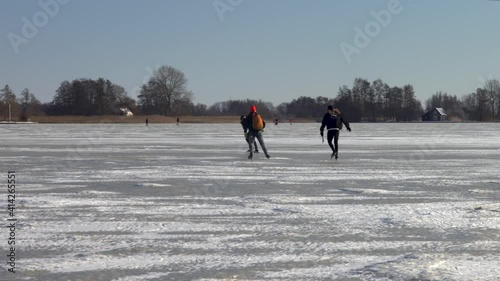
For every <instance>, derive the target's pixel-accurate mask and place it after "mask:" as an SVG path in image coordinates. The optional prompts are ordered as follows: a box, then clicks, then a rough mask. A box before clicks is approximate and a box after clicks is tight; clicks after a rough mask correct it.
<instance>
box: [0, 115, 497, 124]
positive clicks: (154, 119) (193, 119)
mask: <svg viewBox="0 0 500 281" xmlns="http://www.w3.org/2000/svg"><path fill="white" fill-rule="evenodd" d="M146 118H147V119H148V122H149V124H150V125H154V124H175V123H176V122H177V116H175V117H171V116H161V115H140V116H130V117H125V116H116V115H107V116H33V117H31V118H30V121H29V122H20V121H19V122H17V121H12V122H8V121H0V125H2V124H9V125H11V124H37V123H38V124H145V123H146ZM179 120H180V123H181V124H183V123H184V124H217V123H222V124H224V123H228V124H231V123H240V116H179ZM320 120H321V119H320V118H297V119H292V121H293V123H320V122H321V121H320ZM266 122H268V123H271V122H272V121H271V120H268V119H266ZM279 123H280V124H289V119H283V120H281V119H280V122H279ZM352 123H359V124H362V123H375V124H394V123H398V124H415V123H417V124H418V123H424V124H426V123H431V124H435V123H499V122H478V121H439V122H438V121H436V122H421V121H414V122H407V121H400V122H393V121H388V122H366V121H362V122H352Z"/></svg>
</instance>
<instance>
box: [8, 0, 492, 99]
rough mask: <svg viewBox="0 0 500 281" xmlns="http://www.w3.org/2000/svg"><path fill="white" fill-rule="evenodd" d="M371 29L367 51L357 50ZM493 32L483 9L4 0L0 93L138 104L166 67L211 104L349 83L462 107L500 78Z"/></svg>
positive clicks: (327, 0) (247, 0) (434, 4)
mask: <svg viewBox="0 0 500 281" xmlns="http://www.w3.org/2000/svg"><path fill="white" fill-rule="evenodd" d="M55 1H58V2H55ZM66 2H67V3H66ZM397 2H399V5H398V6H394V7H396V8H394V7H393V8H391V9H389V8H388V6H390V5H396V4H397ZM41 3H49V4H51V5H49V8H44V7H43V6H44V5H42V4H41ZM54 3H57V6H55V5H54ZM216 7H218V8H219V10H217V9H216ZM391 7H392V6H391ZM224 9H226V10H224ZM382 10H385V11H387V12H385V13H382V14H385V15H387V13H389V14H390V15H391V18H390V20H387V19H388V18H387V17H382V19H383V20H379V21H378V22H376V19H375V17H374V16H373V13H372V12H377V13H379V12H380V11H382ZM23 18H24V20H23ZM27 22H28V23H27ZM29 25H33V26H34V27H35V28H36V29H37V30H36V31H35V32H33V28H31V29H30V28H29V27H27V26H29ZM367 25H368V26H369V31H370V35H367V36H369V37H368V38H369V40H370V41H369V42H368V43H367V42H366V40H365V41H364V42H363V41H362V40H357V41H359V42H357V41H355V37H356V35H357V32H356V31H355V29H356V27H357V28H359V29H360V30H364V32H366V31H365V30H366V27H367ZM33 26H31V27H33ZM499 27H500V2H495V1H486V0H453V1H436V0H420V1H417V0H413V1H411V0H400V1H397V0H339V1H334V0H1V1H0V50H1V51H0V87H3V86H4V85H5V84H9V85H10V86H11V88H12V89H13V90H14V91H15V93H16V94H17V95H19V94H20V92H21V91H22V90H23V89H24V88H29V89H30V90H31V91H32V92H33V93H34V94H35V95H36V96H37V97H38V99H40V100H41V101H42V102H47V101H51V100H52V98H53V97H54V94H55V90H56V89H57V88H58V87H59V84H60V83H61V82H62V81H64V80H73V79H77V78H91V79H97V78H99V77H103V78H106V79H109V80H111V81H112V82H113V83H116V84H119V85H122V86H123V87H124V88H125V89H126V90H127V92H128V94H129V96H131V97H132V98H136V96H137V93H136V90H137V89H138V87H139V86H140V85H142V83H143V82H144V80H145V78H147V77H148V76H149V73H150V70H151V69H153V68H156V67H157V66H159V65H170V66H173V67H176V68H178V69H179V70H181V71H183V72H184V73H185V74H186V76H187V79H188V88H189V90H191V91H192V92H193V93H194V97H195V103H196V102H201V103H205V104H207V105H210V104H212V103H214V102H216V101H224V100H227V99H230V98H233V99H244V98H252V99H259V98H261V99H263V100H265V101H270V102H273V103H274V104H275V105H278V104H279V103H281V102H285V101H287V102H288V101H291V100H292V99H294V98H297V97H299V96H304V95H305V96H313V97H316V96H319V95H322V96H328V97H335V96H336V95H337V92H338V88H339V86H341V85H348V86H352V82H353V80H354V78H355V77H362V78H366V79H368V80H369V81H373V80H375V79H377V78H381V79H382V80H384V81H385V82H386V83H388V84H389V85H391V86H396V85H398V86H403V85H404V84H408V83H409V84H412V85H413V86H414V87H415V91H416V95H417V97H418V98H419V99H420V100H421V101H424V100H425V99H426V98H428V97H430V96H431V95H432V94H434V93H435V92H436V91H439V90H441V91H445V92H448V93H449V94H454V95H458V96H459V97H461V96H463V95H465V94H468V93H470V92H472V91H474V90H475V89H476V88H477V87H478V86H480V85H481V77H482V78H483V79H484V78H488V77H490V78H492V77H493V78H500V29H499ZM370 28H371V29H370ZM356 42H357V43H358V44H356ZM342 43H344V46H346V44H348V45H350V46H353V47H355V48H357V53H353V54H352V55H351V56H350V59H351V61H350V62H348V60H347V59H346V56H345V55H344V53H343V51H342V49H341V47H340V46H341V44H342ZM361 43H362V44H361ZM358 47H359V48H358ZM16 49H17V52H16Z"/></svg>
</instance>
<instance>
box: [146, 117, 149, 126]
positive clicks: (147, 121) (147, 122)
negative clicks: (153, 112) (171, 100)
mask: <svg viewBox="0 0 500 281" xmlns="http://www.w3.org/2000/svg"><path fill="white" fill-rule="evenodd" d="M148 124H149V120H148V118H146V126H147V125H148Z"/></svg>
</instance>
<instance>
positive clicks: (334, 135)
mask: <svg viewBox="0 0 500 281" xmlns="http://www.w3.org/2000/svg"><path fill="white" fill-rule="evenodd" d="M339 133H340V131H338V130H330V131H328V134H327V136H326V139H327V140H328V145H329V146H330V148H331V149H332V151H333V152H334V153H338V152H339ZM332 141H333V142H334V143H332ZM334 144H335V145H334Z"/></svg>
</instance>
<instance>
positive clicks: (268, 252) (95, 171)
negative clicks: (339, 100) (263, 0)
mask: <svg viewBox="0 0 500 281" xmlns="http://www.w3.org/2000/svg"><path fill="white" fill-rule="evenodd" d="M352 128H353V132H352V133H349V132H346V131H342V132H341V137H340V153H339V157H340V158H339V160H337V161H335V160H330V152H329V148H328V146H327V144H326V143H325V144H322V142H321V137H320V136H319V124H294V125H289V124H280V125H278V126H274V125H271V124H268V128H266V132H265V141H266V144H267V147H268V149H269V153H270V154H271V156H272V158H271V159H270V160H268V159H266V158H265V157H264V155H263V153H261V154H256V155H255V157H254V159H253V160H248V159H247V153H246V150H247V148H248V147H247V145H246V143H245V140H244V138H243V132H242V130H241V126H240V125H239V124H182V126H180V127H177V126H174V125H160V124H150V126H148V127H146V126H144V125H141V124H126V125H125V124H94V125H83V124H82V125H74V124H71V125H43V124H40V125H9V126H1V127H0V143H1V146H0V153H1V154H0V155H1V160H0V167H1V169H0V171H1V172H2V173H3V174H4V180H6V178H7V171H11V170H14V171H16V191H17V197H16V204H17V206H16V207H17V209H16V216H17V219H18V228H17V230H16V238H17V243H16V247H17V248H16V249H17V253H16V254H17V264H16V270H17V272H16V273H15V274H14V275H12V274H11V273H8V272H7V271H6V269H7V266H6V262H5V261H6V260H7V257H6V251H7V237H8V236H7V235H8V233H7V230H6V228H5V227H2V232H1V236H0V237H3V240H4V241H1V240H0V243H1V244H2V245H3V246H2V249H4V251H3V252H4V253H5V254H2V255H1V256H2V257H4V258H3V261H1V260H0V261H1V263H2V267H3V268H4V270H3V272H4V273H5V274H4V273H2V274H1V276H2V277H0V279H1V278H4V277H3V276H6V277H9V278H12V277H15V278H17V279H16V280H64V281H66V280H92V281H94V280H113V281H133V280H207V281H208V280H214V281H215V280H499V279H500V175H499V171H500V124H471V123H468V124H462V123H442V124H436V123H433V124H421V123H419V124H394V123H388V124H367V123H363V124H352ZM5 190H6V189H5V188H4V189H3V191H2V193H3V194H4V195H2V196H1V197H0V207H1V208H2V209H3V210H4V212H3V214H4V215H3V223H4V224H5V223H6V219H7V214H6V213H7V212H6V209H7V193H6V191H5Z"/></svg>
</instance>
